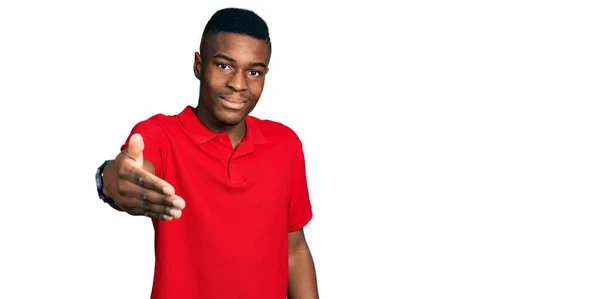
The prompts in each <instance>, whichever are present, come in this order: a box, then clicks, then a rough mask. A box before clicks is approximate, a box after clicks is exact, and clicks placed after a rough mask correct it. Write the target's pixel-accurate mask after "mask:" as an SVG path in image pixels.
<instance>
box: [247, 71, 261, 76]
mask: <svg viewBox="0 0 600 299" xmlns="http://www.w3.org/2000/svg"><path fill="white" fill-rule="evenodd" d="M248 73H249V74H250V76H252V77H257V76H260V75H261V72H259V71H250V72H248Z"/></svg>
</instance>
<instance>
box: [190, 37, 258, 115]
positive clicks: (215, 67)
mask: <svg viewBox="0 0 600 299" xmlns="http://www.w3.org/2000/svg"><path fill="white" fill-rule="evenodd" d="M205 42H206V43H205V47H204V48H203V55H204V56H202V57H201V56H200V54H199V53H196V58H195V61H194V73H195V74H196V77H197V78H198V79H199V80H200V82H201V83H200V103H199V106H200V105H202V106H204V107H199V109H202V108H204V109H206V110H207V112H208V114H210V115H211V116H212V117H211V118H213V121H215V122H217V123H218V125H221V126H235V125H237V124H239V123H241V122H242V121H243V120H244V117H246V115H248V114H249V113H250V112H251V111H252V109H254V107H255V106H256V103H257V102H258V99H259V98H260V95H261V94H262V90H263V87H264V84H265V75H266V74H267V72H268V63H269V50H268V46H267V44H266V42H265V41H264V40H259V39H255V38H253V37H249V36H245V35H240V34H233V33H219V34H217V35H216V36H213V37H210V38H209V40H207V41H205Z"/></svg>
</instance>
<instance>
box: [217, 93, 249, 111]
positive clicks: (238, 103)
mask: <svg viewBox="0 0 600 299" xmlns="http://www.w3.org/2000/svg"><path fill="white" fill-rule="evenodd" d="M219 99H220V100H221V104H223V106H225V108H229V109H232V110H242V108H244V105H245V104H246V100H244V99H240V98H238V97H225V96H222V95H219Z"/></svg>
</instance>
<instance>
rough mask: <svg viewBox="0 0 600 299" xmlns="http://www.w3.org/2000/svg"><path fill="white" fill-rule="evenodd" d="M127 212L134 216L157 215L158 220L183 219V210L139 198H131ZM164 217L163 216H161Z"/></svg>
mask: <svg viewBox="0 0 600 299" xmlns="http://www.w3.org/2000/svg"><path fill="white" fill-rule="evenodd" d="M126 211H127V212H128V213H130V214H133V215H146V216H148V214H152V215H155V216H156V217H154V218H157V219H159V218H160V219H163V220H170V219H172V218H175V219H178V218H180V217H181V210H179V209H175V208H172V207H168V206H163V205H157V204H152V203H149V202H147V201H143V200H140V199H137V198H129V200H128V207H127V208H126ZM160 215H162V216H160Z"/></svg>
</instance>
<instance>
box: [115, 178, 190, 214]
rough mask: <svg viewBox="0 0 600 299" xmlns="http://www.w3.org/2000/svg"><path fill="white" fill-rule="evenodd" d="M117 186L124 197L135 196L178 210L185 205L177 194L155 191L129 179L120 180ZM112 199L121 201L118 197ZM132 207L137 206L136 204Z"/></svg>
mask: <svg viewBox="0 0 600 299" xmlns="http://www.w3.org/2000/svg"><path fill="white" fill-rule="evenodd" d="M117 188H118V193H119V195H120V196H123V197H125V198H137V199H139V200H141V201H145V202H148V203H150V204H154V205H160V206H167V207H170V208H175V209H178V210H181V209H183V208H184V207H185V201H184V200H183V198H181V197H179V196H178V195H171V196H168V195H165V194H163V193H159V192H156V191H155V190H153V189H148V188H146V187H142V186H139V185H137V184H135V183H132V182H130V181H126V180H120V181H119V183H118V186H117ZM113 200H115V201H121V200H120V199H119V198H113ZM133 207H138V205H135V206H133Z"/></svg>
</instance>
